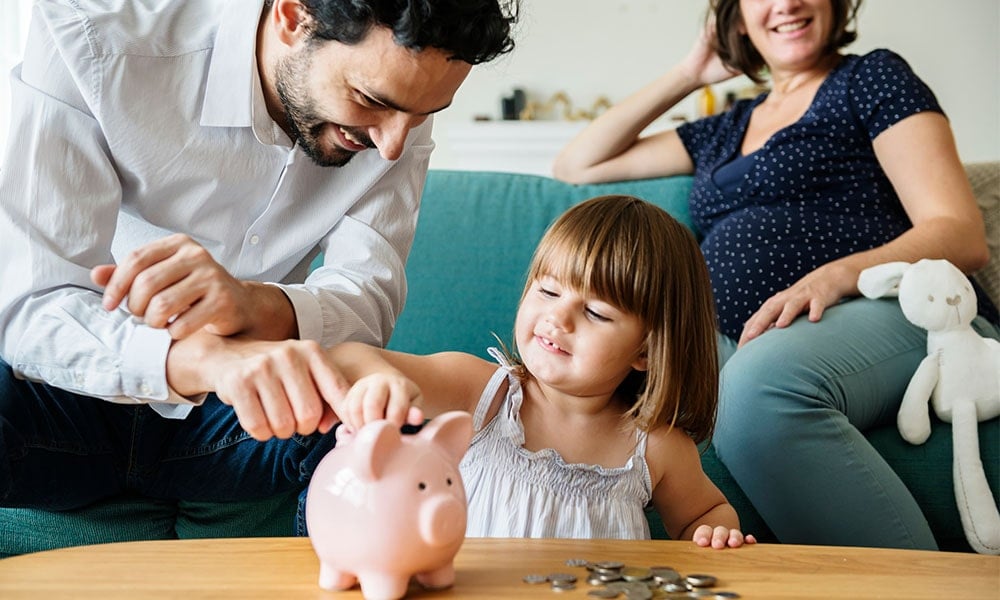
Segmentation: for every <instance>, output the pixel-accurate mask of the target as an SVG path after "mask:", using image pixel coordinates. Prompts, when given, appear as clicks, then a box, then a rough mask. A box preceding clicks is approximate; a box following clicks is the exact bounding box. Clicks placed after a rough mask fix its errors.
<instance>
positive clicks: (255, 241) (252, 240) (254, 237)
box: [250, 233, 260, 246]
mask: <svg viewBox="0 0 1000 600" xmlns="http://www.w3.org/2000/svg"><path fill="white" fill-rule="evenodd" d="M250 243H251V244H252V245H254V246H256V245H257V244H259V243H260V236H259V235H257V234H256V233H255V234H253V235H251V236H250Z"/></svg>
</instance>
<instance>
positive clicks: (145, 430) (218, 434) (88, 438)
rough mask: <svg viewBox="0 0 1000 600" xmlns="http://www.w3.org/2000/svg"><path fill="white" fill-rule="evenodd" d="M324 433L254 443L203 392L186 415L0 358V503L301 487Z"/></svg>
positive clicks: (79, 502)
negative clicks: (68, 384) (118, 399)
mask: <svg viewBox="0 0 1000 600" xmlns="http://www.w3.org/2000/svg"><path fill="white" fill-rule="evenodd" d="M334 442H335V440H334V435H333V433H332V432H331V433H330V434H327V435H318V434H317V435H312V436H305V437H304V436H297V435H296V436H294V437H292V438H291V439H287V440H279V439H271V440H269V441H267V442H258V441H257V440H254V439H253V438H251V437H250V436H249V435H248V434H247V433H246V432H245V431H243V428H242V427H240V424H239V422H238V420H237V418H236V415H235V413H234V412H233V410H232V408H231V407H229V406H227V405H225V404H223V403H222V402H220V401H219V399H218V398H216V397H215V396H214V395H210V396H209V397H208V398H207V399H206V400H205V403H204V404H203V405H202V406H199V407H196V408H195V409H194V410H193V411H192V412H191V414H190V415H188V417H187V418H186V419H183V420H172V419H165V418H163V417H161V416H160V415H158V414H157V413H156V412H154V411H153V410H152V409H151V408H150V407H149V406H147V405H141V404H140V405H132V404H113V403H110V402H105V401H103V400H99V399H95V398H90V397H86V396H79V395H76V394H73V393H70V392H67V391H65V390H61V389H58V388H54V387H51V386H48V385H45V384H41V383H36V382H29V381H24V380H20V379H17V378H15V377H14V375H13V373H12V371H11V368H10V366H9V365H7V364H6V363H4V362H2V361H0V506H6V507H33V508H41V509H47V510H66V509H71V508H77V507H80V506H84V505H87V504H90V503H92V502H95V501H98V500H101V499H105V498H108V497H111V496H114V495H116V494H119V493H122V492H126V491H129V492H134V493H138V494H142V495H145V496H150V497H153V498H161V499H184V500H192V501H205V502H227V501H239V500H248V499H256V498H263V497H267V496H270V495H273V494H276V493H279V492H284V491H288V490H291V489H299V488H303V487H304V486H305V485H306V484H307V483H308V480H309V477H310V476H311V475H312V472H313V469H314V468H315V466H316V464H317V463H318V462H319V460H320V459H321V458H323V456H324V455H325V454H326V453H327V452H328V451H329V450H330V449H331V448H332V447H333V445H334Z"/></svg>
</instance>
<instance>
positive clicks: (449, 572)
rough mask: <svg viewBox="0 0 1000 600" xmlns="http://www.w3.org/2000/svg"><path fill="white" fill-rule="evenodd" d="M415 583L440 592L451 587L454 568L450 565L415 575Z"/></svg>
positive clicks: (453, 578) (453, 581) (453, 579)
mask: <svg viewBox="0 0 1000 600" xmlns="http://www.w3.org/2000/svg"><path fill="white" fill-rule="evenodd" d="M417 582H418V583H419V584H420V585H422V586H424V587H425V588H427V589H430V590H442V589H444V588H448V587H451V586H452V585H453V584H454V583H455V566H454V565H453V564H451V563H448V564H447V565H445V566H443V567H441V568H440V569H436V570H434V571H427V572H425V573H419V574H418V575H417Z"/></svg>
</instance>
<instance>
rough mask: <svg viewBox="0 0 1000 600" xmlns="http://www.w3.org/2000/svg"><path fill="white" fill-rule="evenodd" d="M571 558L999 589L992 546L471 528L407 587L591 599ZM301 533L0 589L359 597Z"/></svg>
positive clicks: (13, 563) (80, 563)
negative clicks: (704, 543)
mask: <svg viewBox="0 0 1000 600" xmlns="http://www.w3.org/2000/svg"><path fill="white" fill-rule="evenodd" d="M570 558H583V559H587V560H590V561H601V560H617V561H622V562H625V563H626V564H628V565H632V566H646V567H648V566H656V565H665V566H671V567H673V568H675V569H676V570H677V571H679V572H680V573H683V574H690V573H707V574H711V575H715V576H716V577H718V579H719V583H718V585H717V586H716V588H715V589H717V590H727V591H734V592H737V593H738V594H740V597H741V598H744V599H747V600H752V599H755V598H761V599H764V598H766V599H769V600H773V599H780V598H795V599H808V598H823V599H831V598H851V599H852V600H853V599H861V598H906V599H908V600H909V599H915V598H935V599H938V598H949V599H954V598H977V599H978V598H983V599H997V598H1000V557H995V556H980V555H976V554H959V553H950V552H925V551H916V550H882V549H872V548H835V547H825V546H793V545H780V544H758V545H755V546H745V547H743V548H739V549H736V550H722V551H719V550H711V549H705V548H699V547H697V546H695V545H694V544H692V543H690V542H669V541H642V542H635V541H632V542H625V541H608V540H593V541H591V540H521V539H517V540H512V539H474V538H472V539H468V540H466V542H465V544H464V545H463V546H462V549H461V551H460V552H459V554H458V556H457V558H456V560H455V567H456V571H457V578H456V581H455V586H454V587H453V588H451V589H449V590H444V591H438V592H429V591H425V590H422V589H420V588H418V587H417V586H416V585H412V586H411V590H410V595H409V597H411V598H491V599H496V598H546V599H548V600H566V599H569V598H588V596H587V591H588V590H590V589H592V588H591V587H590V586H589V585H588V584H587V583H586V582H585V579H586V577H585V576H584V575H585V573H586V570H585V569H583V568H580V567H576V568H574V567H568V566H566V564H565V562H566V560H567V559H570ZM553 572H568V573H574V574H578V575H580V581H579V583H578V584H577V588H576V589H575V590H573V591H569V592H555V591H552V590H551V588H550V587H549V586H548V585H545V584H542V585H530V584H526V583H524V582H523V581H522V577H523V576H524V575H526V574H528V573H541V574H548V573H553ZM318 574H319V562H318V560H317V558H316V555H315V554H314V553H313V550H312V546H310V544H309V540H308V539H306V538H253V539H210V540H171V541H155V542H126V543H117V544H102V545H95V546H81V547H77V548H64V549H60V550H51V551H48V552H39V553H36V554H27V555H23V556H16V557H12V558H7V559H3V560H0V598H3V599H4V600H11V599H13V598H31V599H32V600H37V599H39V598H44V599H50V598H60V597H62V598H102V599H104V598H107V599H113V598H239V599H247V598H268V599H270V598H276V599H286V598H287V599H294V598H321V599H326V600H340V599H344V600H347V599H354V598H361V593H360V592H359V591H358V590H357V588H355V589H354V590H352V591H347V592H324V591H323V590H321V589H320V588H319V587H318V585H317V578H318Z"/></svg>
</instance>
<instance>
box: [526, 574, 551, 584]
mask: <svg viewBox="0 0 1000 600" xmlns="http://www.w3.org/2000/svg"><path fill="white" fill-rule="evenodd" d="M548 580H549V578H548V577H546V576H545V575H539V574H537V573H531V574H530V575H525V576H524V577H522V578H521V581H523V582H524V583H530V584H538V583H546V582H548Z"/></svg>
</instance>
